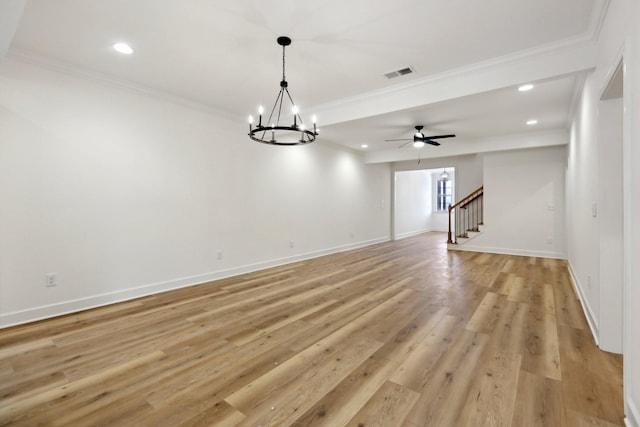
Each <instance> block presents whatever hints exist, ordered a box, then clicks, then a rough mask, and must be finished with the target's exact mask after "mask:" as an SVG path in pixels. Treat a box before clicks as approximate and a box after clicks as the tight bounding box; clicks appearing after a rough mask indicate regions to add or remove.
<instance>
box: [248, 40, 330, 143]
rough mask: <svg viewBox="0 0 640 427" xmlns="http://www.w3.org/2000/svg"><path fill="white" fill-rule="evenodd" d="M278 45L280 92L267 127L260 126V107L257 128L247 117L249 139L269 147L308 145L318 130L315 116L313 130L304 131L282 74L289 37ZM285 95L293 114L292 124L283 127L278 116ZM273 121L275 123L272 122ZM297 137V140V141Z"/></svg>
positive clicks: (250, 118)
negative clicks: (279, 50)
mask: <svg viewBox="0 0 640 427" xmlns="http://www.w3.org/2000/svg"><path fill="white" fill-rule="evenodd" d="M278 44H279V45H280V46H282V81H281V82H280V92H278V96H277V97H276V102H275V103H274V104H273V108H272V109H271V113H270V114H269V119H268V120H267V121H266V123H267V125H266V126H265V125H263V124H262V115H263V114H264V108H263V107H262V105H261V106H260V107H258V126H256V127H255V128H254V127H253V116H249V137H250V138H251V139H253V140H254V141H258V142H261V143H263V144H271V145H303V144H309V143H312V142H313V141H315V140H316V136H317V135H318V128H317V127H316V116H313V117H312V118H311V121H312V122H313V130H311V129H306V128H305V126H304V122H303V121H302V117H300V114H298V107H297V106H296V104H295V102H293V99H292V98H291V95H290V94H289V89H288V86H289V84H288V83H287V79H286V77H285V73H284V69H285V68H284V49H285V47H286V46H289V45H290V44H291V39H290V38H289V37H285V36H282V37H278ZM285 94H286V97H287V99H288V100H289V102H290V103H291V113H292V114H293V124H292V125H289V126H284V125H281V124H280V115H281V114H282V102H283V101H284V99H285ZM274 119H275V121H274ZM298 136H299V139H297V138H298Z"/></svg>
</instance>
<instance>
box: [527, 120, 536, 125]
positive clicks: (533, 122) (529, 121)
mask: <svg viewBox="0 0 640 427" xmlns="http://www.w3.org/2000/svg"><path fill="white" fill-rule="evenodd" d="M527 124H528V125H529V126H533V125H537V124H538V121H537V120H536V119H532V120H527Z"/></svg>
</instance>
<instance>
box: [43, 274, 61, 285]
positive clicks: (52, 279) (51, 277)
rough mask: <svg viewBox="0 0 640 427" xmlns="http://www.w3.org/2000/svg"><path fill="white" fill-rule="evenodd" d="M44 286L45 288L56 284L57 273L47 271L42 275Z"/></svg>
mask: <svg viewBox="0 0 640 427" xmlns="http://www.w3.org/2000/svg"><path fill="white" fill-rule="evenodd" d="M44 286H45V287H47V288H52V287H54V286H58V274H57V273H48V274H45V275H44Z"/></svg>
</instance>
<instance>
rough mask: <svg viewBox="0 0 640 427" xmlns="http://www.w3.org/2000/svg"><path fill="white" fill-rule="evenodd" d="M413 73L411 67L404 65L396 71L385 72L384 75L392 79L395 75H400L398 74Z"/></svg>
mask: <svg viewBox="0 0 640 427" xmlns="http://www.w3.org/2000/svg"><path fill="white" fill-rule="evenodd" d="M411 73H413V68H411V67H406V68H402V69H400V70H398V71H392V72H390V73H387V74H385V75H384V76H385V77H386V78H388V79H394V78H396V77H400V76H404V75H406V74H411Z"/></svg>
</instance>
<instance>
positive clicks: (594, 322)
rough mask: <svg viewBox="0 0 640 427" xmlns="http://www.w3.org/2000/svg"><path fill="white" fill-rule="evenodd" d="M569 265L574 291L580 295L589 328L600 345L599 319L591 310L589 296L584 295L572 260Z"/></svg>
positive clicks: (579, 298)
mask: <svg viewBox="0 0 640 427" xmlns="http://www.w3.org/2000/svg"><path fill="white" fill-rule="evenodd" d="M567 265H568V269H569V276H570V279H571V285H572V286H573V290H574V292H575V293H576V295H577V296H578V300H579V301H580V305H581V306H582V311H583V312H584V317H586V318H587V323H588V324H589V329H591V335H592V336H593V339H594V341H595V342H596V345H597V346H598V347H600V343H599V340H598V336H599V330H600V328H599V325H598V319H597V318H596V317H595V316H594V314H593V310H591V306H590V305H589V300H587V298H586V297H585V296H584V293H583V291H582V289H583V287H582V284H581V283H580V281H579V280H578V277H577V276H576V273H575V271H574V270H573V266H572V265H571V262H567Z"/></svg>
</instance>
